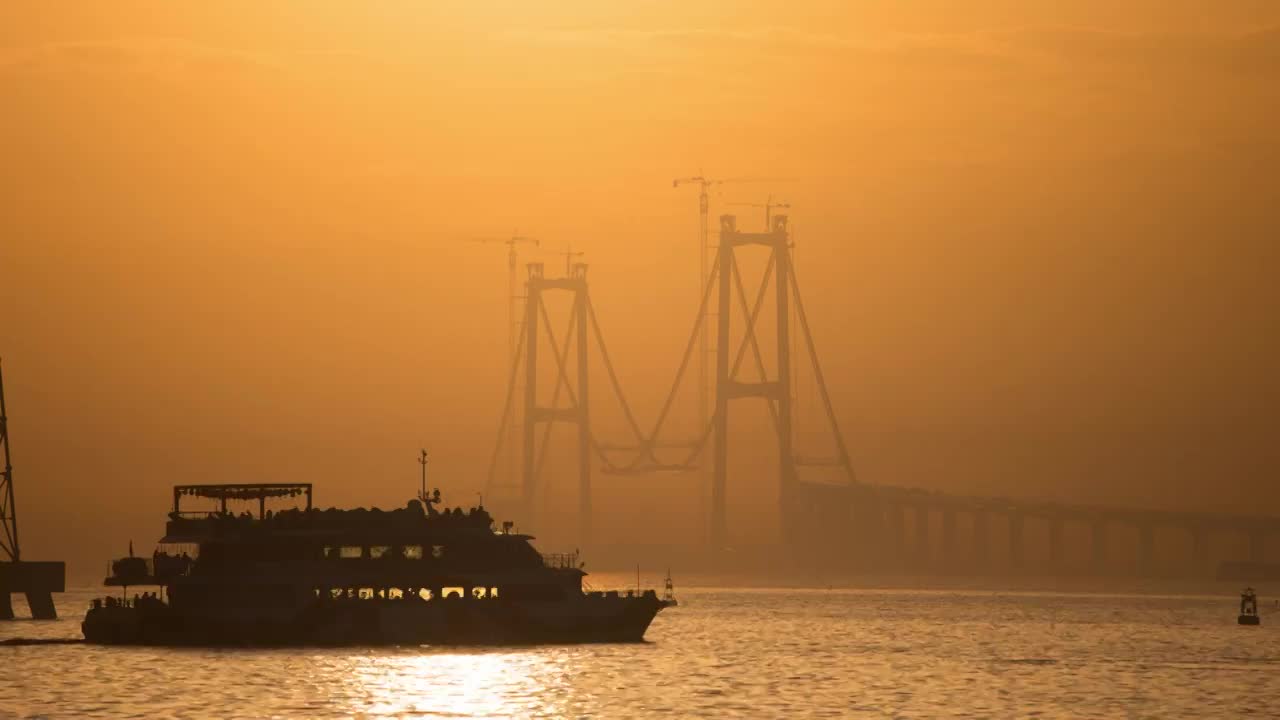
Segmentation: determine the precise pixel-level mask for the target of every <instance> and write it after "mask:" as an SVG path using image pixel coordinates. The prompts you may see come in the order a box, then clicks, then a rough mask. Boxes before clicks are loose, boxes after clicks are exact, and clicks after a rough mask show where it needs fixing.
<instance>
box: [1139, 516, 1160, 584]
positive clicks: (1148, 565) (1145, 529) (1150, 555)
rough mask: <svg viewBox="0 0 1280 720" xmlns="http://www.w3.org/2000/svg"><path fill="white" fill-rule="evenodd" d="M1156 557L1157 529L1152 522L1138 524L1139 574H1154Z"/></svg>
mask: <svg viewBox="0 0 1280 720" xmlns="http://www.w3.org/2000/svg"><path fill="white" fill-rule="evenodd" d="M1155 558H1156V529H1155V526H1153V525H1152V524H1151V523H1141V524H1139V525H1138V574H1139V575H1154V574H1155V570H1156V567H1155Z"/></svg>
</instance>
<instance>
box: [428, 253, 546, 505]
mask: <svg viewBox="0 0 1280 720" xmlns="http://www.w3.org/2000/svg"><path fill="white" fill-rule="evenodd" d="M472 242H477V243H484V244H488V243H502V244H503V245H506V246H507V363H508V366H509V367H515V363H516V336H517V332H516V317H517V316H516V302H517V301H518V300H519V299H520V298H519V293H518V292H517V289H516V288H517V287H518V286H517V284H516V266H517V265H519V264H520V263H519V260H520V258H519V253H518V252H517V251H516V246H517V245H533V246H534V247H538V246H539V245H540V243H539V242H538V239H537V238H531V237H526V236H524V235H519V234H514V233H513V234H512V235H511V237H507V238H496V237H494V238H473V239H472ZM514 427H515V426H514V424H513V425H512V428H513V429H512V432H514V431H515V430H514ZM506 461H507V484H508V485H514V484H515V467H516V459H515V444H514V443H512V444H511V445H509V446H508V448H507V457H506ZM424 469H425V468H424Z"/></svg>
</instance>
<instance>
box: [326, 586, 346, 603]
mask: <svg viewBox="0 0 1280 720" xmlns="http://www.w3.org/2000/svg"><path fill="white" fill-rule="evenodd" d="M346 594H347V591H346V590H343V589H342V588H333V589H332V590H330V591H329V596H330V597H332V598H334V599H335V600H336V599H338V598H340V597H342V596H344V595H346Z"/></svg>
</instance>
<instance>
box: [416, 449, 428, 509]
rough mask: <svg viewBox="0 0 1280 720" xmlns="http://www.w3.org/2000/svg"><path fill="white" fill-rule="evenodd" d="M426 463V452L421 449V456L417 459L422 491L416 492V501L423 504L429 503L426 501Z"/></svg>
mask: <svg viewBox="0 0 1280 720" xmlns="http://www.w3.org/2000/svg"><path fill="white" fill-rule="evenodd" d="M427 462H429V458H428V457H427V450H426V448H423V449H422V455H420V456H419V457H418V464H419V465H421V466H422V490H421V491H419V492H418V499H419V500H421V501H422V502H424V503H426V502H429V500H428V499H427Z"/></svg>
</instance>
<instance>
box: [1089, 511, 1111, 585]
mask: <svg viewBox="0 0 1280 720" xmlns="http://www.w3.org/2000/svg"><path fill="white" fill-rule="evenodd" d="M1089 551H1090V553H1089V554H1090V556H1091V560H1092V569H1093V573H1094V574H1095V575H1106V574H1107V560H1108V558H1109V556H1110V552H1109V551H1108V548H1107V521H1106V520H1104V519H1101V518H1099V519H1097V520H1094V521H1093V523H1092V524H1091V525H1090V527H1089Z"/></svg>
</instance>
